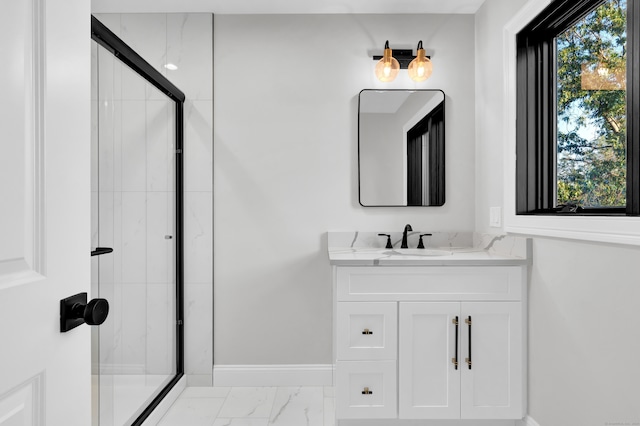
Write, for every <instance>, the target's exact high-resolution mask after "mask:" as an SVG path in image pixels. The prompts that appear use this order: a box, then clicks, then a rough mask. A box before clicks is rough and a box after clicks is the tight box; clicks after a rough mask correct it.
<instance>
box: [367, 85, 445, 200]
mask: <svg viewBox="0 0 640 426" xmlns="http://www.w3.org/2000/svg"><path fill="white" fill-rule="evenodd" d="M444 134H445V128H444V92H443V91H442V90H370V89H365V90H363V91H361V92H360V95H359V102H358V180H359V194H360V200H359V201H360V204H361V205H362V206H365V207H370V206H371V207H373V206H378V207H382V206H387V207H407V206H411V207H413V206H441V205H443V204H444V201H445V196H444V186H445V185H444Z"/></svg>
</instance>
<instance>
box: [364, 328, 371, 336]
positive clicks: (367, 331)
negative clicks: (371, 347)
mask: <svg viewBox="0 0 640 426" xmlns="http://www.w3.org/2000/svg"><path fill="white" fill-rule="evenodd" d="M362 334H366V335H369V334H373V331H371V330H369V329H368V328H365V329H364V330H362Z"/></svg>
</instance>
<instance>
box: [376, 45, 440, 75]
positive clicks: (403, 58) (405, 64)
mask: <svg viewBox="0 0 640 426" xmlns="http://www.w3.org/2000/svg"><path fill="white" fill-rule="evenodd" d="M393 57H394V58H396V60H397V61H398V63H399V64H400V69H401V70H406V69H407V68H409V64H410V63H411V61H413V60H414V59H415V58H416V57H415V55H414V54H413V50H411V49H393ZM427 58H429V59H431V56H429V55H427ZM380 59H382V55H374V56H373V60H374V61H379V60H380Z"/></svg>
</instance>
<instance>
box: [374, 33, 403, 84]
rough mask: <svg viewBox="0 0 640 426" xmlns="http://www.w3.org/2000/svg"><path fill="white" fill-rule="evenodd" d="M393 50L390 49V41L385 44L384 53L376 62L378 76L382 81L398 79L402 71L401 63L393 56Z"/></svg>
mask: <svg viewBox="0 0 640 426" xmlns="http://www.w3.org/2000/svg"><path fill="white" fill-rule="evenodd" d="M392 53H393V52H392V50H391V49H389V41H388V40H387V42H386V43H385V44H384V55H383V56H382V59H380V61H379V62H378V63H377V64H376V71H375V72H376V77H378V80H380V81H382V82H389V81H393V80H395V79H396V77H397V76H398V72H400V63H398V60H397V59H396V58H394V57H393V56H392Z"/></svg>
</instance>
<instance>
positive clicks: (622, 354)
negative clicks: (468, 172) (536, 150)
mask: <svg viewBox="0 0 640 426" xmlns="http://www.w3.org/2000/svg"><path fill="white" fill-rule="evenodd" d="M524 3H525V1H523V0H518V1H514V0H487V1H486V2H485V3H484V5H483V6H482V7H481V9H480V10H479V11H478V13H477V14H476V19H475V24H476V57H477V61H476V123H477V131H476V192H477V194H476V229H477V230H478V231H479V232H490V231H494V232H500V231H501V229H496V228H488V216H489V207H491V206H500V207H503V208H513V206H505V205H504V203H503V191H504V186H503V182H504V177H503V151H502V149H503V148H502V147H503V145H502V144H503V140H502V128H503V127H502V126H503V123H502V121H501V116H502V95H503V92H502V90H503V89H502V28H503V26H504V24H505V23H506V22H508V20H509V19H510V17H511V16H512V15H513V14H514V13H515V11H516V10H517V9H518V8H519V7H520V6H521V5H522V4H524ZM533 249H534V259H533V268H532V271H531V279H530V282H529V309H530V312H529V414H530V416H531V417H532V418H533V419H534V420H535V421H536V422H537V423H538V424H540V425H541V426H555V425H593V426H601V425H605V424H607V423H609V424H633V423H634V422H640V408H639V407H640V406H639V405H638V401H640V388H639V387H638V383H640V364H639V363H637V362H636V361H635V358H636V354H637V353H638V351H640V339H638V330H640V317H639V316H638V314H637V311H638V306H639V303H640V286H638V283H639V280H638V270H637V264H638V261H640V248H638V247H630V246H615V245H606V244H595V243H586V242H576V241H571V240H559V239H546V238H535V239H534V243H533ZM625 422H626V423H625Z"/></svg>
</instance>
